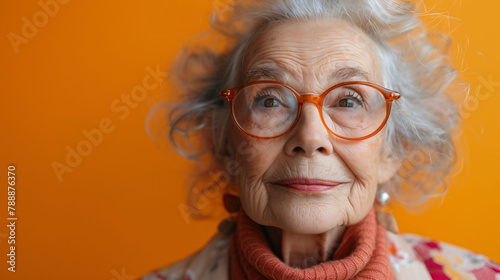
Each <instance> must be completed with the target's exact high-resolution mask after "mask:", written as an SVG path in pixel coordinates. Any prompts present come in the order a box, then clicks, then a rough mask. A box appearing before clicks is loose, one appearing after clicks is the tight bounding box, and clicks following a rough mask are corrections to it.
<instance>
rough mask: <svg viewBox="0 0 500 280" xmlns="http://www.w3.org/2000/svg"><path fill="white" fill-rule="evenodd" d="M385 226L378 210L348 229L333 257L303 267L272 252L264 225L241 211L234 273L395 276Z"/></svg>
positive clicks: (292, 277) (293, 279)
mask: <svg viewBox="0 0 500 280" xmlns="http://www.w3.org/2000/svg"><path fill="white" fill-rule="evenodd" d="M387 246H388V245H387V237H386V233H385V229H384V228H383V227H382V226H381V225H379V224H377V222H376V218H375V210H374V208H372V209H371V210H370V212H369V213H368V215H367V216H366V217H365V218H364V219H363V220H361V221H360V222H358V223H357V224H355V225H352V226H350V227H348V228H347V230H346V232H345V234H344V236H343V239H342V241H341V243H340V246H339V248H338V249H337V251H335V253H334V254H333V260H330V261H327V262H323V263H320V264H318V265H315V266H312V267H309V268H305V269H300V268H293V267H290V266H288V265H286V264H285V263H284V262H283V261H281V260H280V259H279V258H278V257H276V255H274V253H273V252H272V251H271V248H270V246H269V243H268V242H267V239H266V236H265V234H264V232H263V229H262V228H261V226H260V225H258V224H257V223H255V222H254V221H252V220H251V219H250V218H249V217H248V216H247V215H246V214H245V212H244V211H243V209H241V210H240V212H239V213H238V216H237V218H236V229H235V232H234V233H233V236H232V238H231V265H230V269H231V271H230V275H231V278H230V279H232V280H236V279H249V280H254V279H259V280H260V279H280V280H281V279H287V280H299V279H308V280H313V279H331V280H333V279H391V280H392V279H394V275H393V271H392V266H391V264H390V261H389V251H388V247H387Z"/></svg>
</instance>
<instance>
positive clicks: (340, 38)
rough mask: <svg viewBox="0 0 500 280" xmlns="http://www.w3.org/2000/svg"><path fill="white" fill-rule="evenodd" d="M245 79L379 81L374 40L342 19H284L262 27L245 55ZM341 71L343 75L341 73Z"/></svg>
mask: <svg viewBox="0 0 500 280" xmlns="http://www.w3.org/2000/svg"><path fill="white" fill-rule="evenodd" d="M243 69H244V77H243V78H244V79H245V80H246V81H249V80H255V79H259V78H261V77H260V76H264V77H265V78H272V79H277V80H280V79H285V78H286V80H289V79H299V80H303V79H305V78H306V79H307V78H315V79H324V78H326V77H331V76H332V75H333V76H334V77H335V79H337V80H341V79H349V78H350V77H351V76H353V77H357V78H358V79H362V80H368V81H379V80H380V70H379V68H378V57H377V54H376V49H375V44H374V42H373V41H372V40H371V39H370V38H369V37H368V36H367V35H366V34H365V33H364V32H363V31H362V30H360V29H359V28H357V27H355V26H353V25H352V24H350V23H348V22H346V21H341V20H330V19H324V20H318V21H313V22H285V23H277V24H273V25H271V26H269V27H267V28H265V29H264V30H262V31H261V32H260V33H259V34H257V36H256V37H255V38H254V39H253V41H252V42H251V44H250V45H249V47H248V49H247V52H246V55H245V58H244V64H243ZM339 72H340V75H338V74H339Z"/></svg>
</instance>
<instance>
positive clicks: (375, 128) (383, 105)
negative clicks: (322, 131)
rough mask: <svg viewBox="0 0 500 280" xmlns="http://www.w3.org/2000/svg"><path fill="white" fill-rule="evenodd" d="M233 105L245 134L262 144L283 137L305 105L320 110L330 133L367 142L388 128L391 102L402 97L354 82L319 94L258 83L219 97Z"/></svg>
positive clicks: (234, 112) (384, 89)
mask: <svg viewBox="0 0 500 280" xmlns="http://www.w3.org/2000/svg"><path fill="white" fill-rule="evenodd" d="M220 96H221V97H222V98H226V99H228V100H229V107H230V110H231V116H232V118H233V121H234V123H235V124H236V126H237V127H238V128H239V129H240V130H241V131H242V132H243V133H245V134H247V135H249V136H253V137H256V138H259V139H271V138H277V137H280V136H282V135H284V134H286V133H288V132H290V131H291V130H292V129H293V128H294V127H295V125H296V124H297V122H298V120H299V119H300V114H301V111H302V110H301V108H302V105H303V104H304V103H305V102H311V103H314V104H315V105H316V107H317V108H318V111H319V112H320V117H321V121H322V122H323V124H324V126H325V127H326V128H327V129H328V131H329V132H330V133H332V134H333V135H336V136H337V137H340V138H342V139H347V140H363V139H367V138H369V137H372V136H373V135H375V134H377V133H378V132H379V131H380V130H381V129H382V128H383V127H384V125H385V124H386V122H387V119H388V118H389V114H390V112H391V105H392V101H393V100H396V99H399V98H400V97H401V94H400V93H399V92H397V91H394V90H390V89H386V88H384V87H381V86H379V85H376V84H373V83H369V82H362V81H350V82H343V83H340V84H337V85H335V86H333V87H330V88H329V89H327V90H326V91H325V92H324V93H322V94H321V95H319V96H317V95H300V94H298V93H297V91H296V90H294V89H293V88H291V87H289V86H287V85H284V84H282V83H279V82H275V81H256V82H251V83H248V84H245V85H243V86H241V87H238V88H233V89H227V90H223V91H221V92H220Z"/></svg>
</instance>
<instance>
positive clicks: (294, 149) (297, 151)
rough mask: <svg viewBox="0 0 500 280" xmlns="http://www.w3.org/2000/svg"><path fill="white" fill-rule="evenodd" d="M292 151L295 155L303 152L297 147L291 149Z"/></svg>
mask: <svg viewBox="0 0 500 280" xmlns="http://www.w3.org/2000/svg"><path fill="white" fill-rule="evenodd" d="M293 151H294V152H296V153H300V152H301V151H304V149H302V148H301V147H299V146H297V147H295V148H293Z"/></svg>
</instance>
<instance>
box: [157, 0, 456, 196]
mask: <svg viewBox="0 0 500 280" xmlns="http://www.w3.org/2000/svg"><path fill="white" fill-rule="evenodd" d="M324 18H331V19H341V20H345V21H348V22H350V23H352V24H354V25H355V26H357V27H359V28H360V29H362V30H363V31H364V32H365V33H366V34H367V35H368V36H369V37H371V38H372V39H373V41H374V42H375V45H376V47H377V52H378V55H379V57H380V62H381V64H382V65H381V69H382V71H383V73H382V76H383V83H384V84H383V86H384V87H387V88H391V89H394V90H396V91H399V92H401V93H402V95H403V98H401V99H400V100H397V101H396V102H395V104H396V106H395V107H394V108H393V110H392V112H391V117H390V118H389V120H388V123H387V125H386V130H385V133H386V138H385V144H384V145H387V147H388V148H389V150H390V151H391V155H392V157H393V158H395V159H396V160H398V161H400V162H401V167H400V170H399V172H398V173H397V175H396V176H395V177H394V178H393V179H392V180H391V181H390V182H388V183H385V184H384V185H383V186H379V189H381V190H384V191H386V192H388V193H389V194H391V197H392V198H393V199H395V200H397V201H399V202H401V203H402V204H403V205H405V206H412V205H418V204H421V203H422V202H424V201H426V199H427V198H429V197H431V196H435V195H442V194H444V193H445V192H446V191H447V189H448V184H447V180H446V178H447V177H449V176H447V175H449V174H450V172H451V171H452V169H453V167H454V166H455V162H456V155H455V144H454V141H453V138H452V134H453V133H452V132H453V131H454V129H455V128H456V127H457V122H458V121H459V118H458V110H457V106H455V104H456V102H454V101H453V98H452V95H454V94H455V93H456V94H459V93H458V92H455V93H454V94H450V93H451V92H450V90H449V89H450V85H451V84H452V82H453V81H454V80H455V78H456V76H457V71H456V70H455V69H454V68H453V67H452V66H451V65H450V61H449V54H447V49H448V45H449V42H450V40H449V38H448V37H447V36H446V35H444V34H441V33H432V32H429V30H427V29H426V28H425V26H424V25H423V24H422V22H421V20H420V19H419V18H418V17H417V10H416V8H415V6H414V5H413V4H412V3H411V2H402V1H398V0H258V1H256V0H254V1H245V0H237V1H234V3H231V4H228V3H226V4H225V6H224V9H223V11H221V10H220V9H219V10H218V9H215V11H214V13H213V15H212V18H211V29H210V31H209V32H208V33H206V34H204V36H207V35H210V37H209V40H210V42H211V44H194V45H191V46H188V47H185V48H184V50H183V52H182V53H181V54H180V55H179V56H178V58H177V61H176V63H175V64H173V68H172V69H171V71H170V75H171V78H172V81H173V86H172V91H174V92H176V94H175V95H177V96H182V98H181V100H177V101H175V102H174V104H177V105H176V106H175V107H174V108H171V111H170V114H169V121H170V132H169V138H170V140H171V142H172V143H173V146H174V148H175V149H176V150H177V151H178V152H179V153H180V154H181V155H182V156H184V157H186V158H188V159H192V160H195V161H197V162H201V161H202V158H204V157H203V155H205V156H206V155H208V157H209V158H210V159H212V160H215V161H216V162H217V159H219V158H220V157H221V156H222V155H224V154H225V153H226V152H227V151H226V145H225V143H226V138H227V132H226V128H227V125H228V122H229V121H231V118H230V114H229V108H228V106H227V103H226V102H225V100H223V99H221V98H220V97H219V92H220V91H221V90H224V89H227V88H232V87H235V86H237V85H239V83H240V82H241V80H242V74H243V73H242V61H243V56H244V54H245V51H246V48H247V47H248V46H249V44H250V42H251V40H252V38H253V37H254V36H255V35H256V34H257V33H258V32H259V31H260V30H262V29H263V28H265V27H267V26H269V25H270V24H274V23H281V22H288V21H311V20H318V19H324ZM436 39H438V40H436ZM171 104H173V103H172V102H171V101H170V102H169V103H165V104H162V105H159V106H157V107H155V108H154V109H153V110H152V111H151V112H150V114H155V111H156V110H158V109H159V108H165V106H167V107H168V106H171ZM150 133H151V132H150ZM151 134H152V133H151ZM194 135H196V136H194ZM183 144H185V145H187V146H185V147H182V146H183ZM195 145H197V148H195V147H194V146H195ZM199 148H201V150H200V149H199ZM210 166H211V168H213V169H217V168H220V167H218V166H217V165H213V164H212V165H210ZM205 173H207V171H206V170H205ZM188 200H189V199H188ZM195 200H196V199H195ZM193 201H194V200H193Z"/></svg>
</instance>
